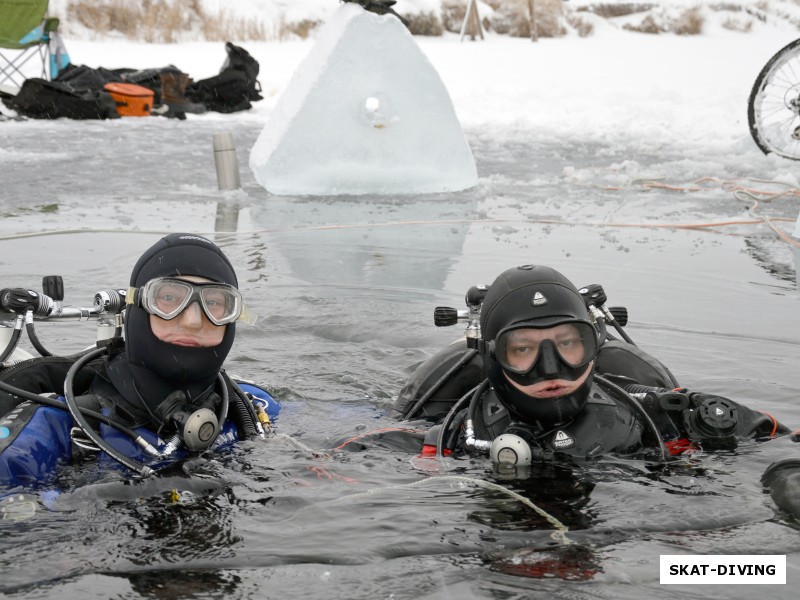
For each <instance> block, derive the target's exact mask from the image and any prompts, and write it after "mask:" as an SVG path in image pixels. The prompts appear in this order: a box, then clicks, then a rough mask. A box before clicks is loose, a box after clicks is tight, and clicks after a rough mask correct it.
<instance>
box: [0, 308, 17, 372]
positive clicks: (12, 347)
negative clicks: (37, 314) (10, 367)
mask: <svg viewBox="0 0 800 600" xmlns="http://www.w3.org/2000/svg"><path fill="white" fill-rule="evenodd" d="M17 323H18V325H19V326H18V327H17V326H15V327H14V333H12V334H11V339H10V340H9V341H8V345H7V346H6V348H5V350H3V353H2V354H0V363H2V362H5V360H6V359H7V358H8V357H9V356H11V353H12V352H14V350H15V349H16V347H17V344H19V338H20V336H21V335H22V324H21V323H22V322H21V321H20V320H19V319H17Z"/></svg>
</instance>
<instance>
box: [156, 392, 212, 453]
mask: <svg viewBox="0 0 800 600" xmlns="http://www.w3.org/2000/svg"><path fill="white" fill-rule="evenodd" d="M221 400H222V399H221V398H220V396H219V395H217V394H216V393H214V392H212V393H210V394H208V395H207V396H206V398H205V399H203V400H202V401H201V402H200V403H192V402H189V400H188V398H187V396H186V393H185V392H183V391H182V390H178V391H175V392H172V393H171V394H170V395H169V396H167V397H166V399H165V400H164V401H163V402H162V403H161V404H159V405H158V407H157V408H156V409H155V411H154V414H155V416H156V417H157V418H158V419H160V421H161V422H162V424H163V425H164V426H166V427H170V428H174V429H175V430H176V431H177V433H178V435H179V436H180V438H181V440H183V443H184V444H185V445H186V447H187V448H188V449H189V450H192V451H202V450H206V449H208V448H209V447H210V446H211V445H212V444H213V443H214V440H216V439H217V436H218V435H219V432H220V422H219V419H218V418H217V415H216V413H215V412H214V409H215V408H216V407H218V406H219V405H220V403H221Z"/></svg>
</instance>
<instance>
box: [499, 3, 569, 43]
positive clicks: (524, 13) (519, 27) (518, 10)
mask: <svg viewBox="0 0 800 600" xmlns="http://www.w3.org/2000/svg"><path fill="white" fill-rule="evenodd" d="M534 23H535V27H536V35H537V36H538V37H560V36H562V35H565V34H566V33H567V29H566V27H564V11H563V2H562V0H535V3H534ZM491 26H492V29H493V30H494V31H496V32H497V33H501V34H507V35H510V36H512V37H531V13H530V3H529V1H528V0H506V1H504V2H502V3H498V6H497V8H496V9H495V14H494V17H493V19H492V20H491Z"/></svg>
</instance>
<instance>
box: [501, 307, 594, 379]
mask: <svg viewBox="0 0 800 600" xmlns="http://www.w3.org/2000/svg"><path fill="white" fill-rule="evenodd" d="M493 346H494V348H493V352H494V356H495V360H497V362H498V363H500V366H501V367H502V368H503V370H504V371H506V373H508V374H509V376H510V377H511V378H512V379H514V380H515V381H518V382H519V383H520V384H522V385H530V384H532V383H534V382H536V381H540V380H543V379H556V378H560V379H569V380H572V381H574V380H576V379H578V377H580V375H582V374H583V372H584V371H585V367H586V366H587V365H588V364H589V363H590V362H591V361H592V360H593V359H594V358H595V356H597V352H598V350H599V348H600V343H599V340H598V336H597V330H596V329H595V328H594V326H593V325H592V324H591V323H588V322H586V321H579V320H574V321H562V322H560V323H557V324H552V325H549V326H547V327H541V326H540V327H537V326H535V325H534V324H533V323H521V324H517V325H515V326H513V327H510V328H507V329H504V330H502V331H501V332H500V333H498V334H497V338H496V340H495V342H493Z"/></svg>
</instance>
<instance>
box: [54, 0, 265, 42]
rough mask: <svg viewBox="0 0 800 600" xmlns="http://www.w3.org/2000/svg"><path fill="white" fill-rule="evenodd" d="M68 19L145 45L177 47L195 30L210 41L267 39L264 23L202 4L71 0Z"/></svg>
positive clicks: (173, 0) (162, 0) (172, 0)
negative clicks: (214, 11)
mask: <svg viewBox="0 0 800 600" xmlns="http://www.w3.org/2000/svg"><path fill="white" fill-rule="evenodd" d="M67 19H68V20H73V21H75V22H77V23H80V24H81V25H83V26H84V27H86V28H87V29H91V30H92V31H95V32H97V33H100V34H110V33H119V34H122V35H123V36H125V37H127V38H130V39H134V40H142V41H145V42H160V43H175V42H178V41H180V37H181V35H182V34H183V33H185V32H188V31H193V30H199V31H201V32H202V34H203V35H204V36H205V38H206V39H208V40H211V41H217V40H220V41H223V40H244V41H247V40H266V39H268V32H267V28H266V25H265V24H264V23H263V22H261V21H259V20H256V19H245V18H241V17H236V16H235V15H234V14H233V13H232V12H231V11H228V10H224V9H223V10H222V11H221V12H220V13H219V14H207V13H206V12H205V11H204V10H203V7H202V5H201V3H200V2H199V0H141V2H130V1H124V0H72V1H71V2H69V4H68V5H67Z"/></svg>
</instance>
